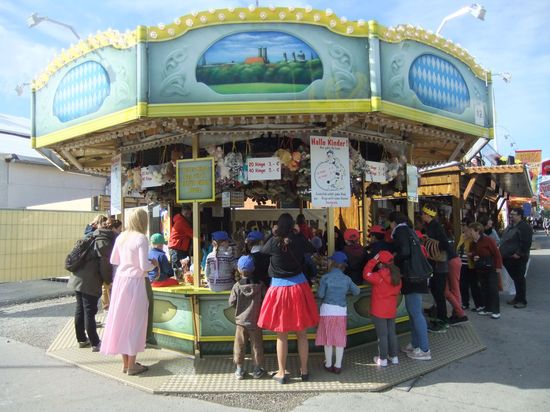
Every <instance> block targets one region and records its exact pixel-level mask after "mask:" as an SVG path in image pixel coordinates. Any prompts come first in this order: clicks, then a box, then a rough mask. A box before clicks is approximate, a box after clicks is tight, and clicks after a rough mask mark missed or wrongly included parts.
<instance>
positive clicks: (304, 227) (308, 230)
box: [298, 223, 313, 240]
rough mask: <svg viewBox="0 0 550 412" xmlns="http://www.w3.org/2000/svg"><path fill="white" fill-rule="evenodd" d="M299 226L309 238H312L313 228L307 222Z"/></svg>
mask: <svg viewBox="0 0 550 412" xmlns="http://www.w3.org/2000/svg"><path fill="white" fill-rule="evenodd" d="M298 227H299V228H300V233H302V235H304V237H305V238H306V239H307V240H311V238H312V237H313V230H312V229H311V228H310V227H309V226H308V225H307V224H305V223H302V224H301V225H298Z"/></svg>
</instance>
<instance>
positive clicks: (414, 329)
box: [405, 293, 430, 352]
mask: <svg viewBox="0 0 550 412" xmlns="http://www.w3.org/2000/svg"><path fill="white" fill-rule="evenodd" d="M405 307H406V308H407V312H409V319H410V320H409V322H410V324H411V344H412V346H413V347H414V348H420V349H422V350H423V351H424V352H426V351H428V350H430V343H429V342H428V324H427V323H426V318H424V314H423V313H422V295H421V294H420V293H409V294H407V295H405Z"/></svg>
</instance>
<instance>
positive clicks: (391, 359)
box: [390, 356, 399, 365]
mask: <svg viewBox="0 0 550 412" xmlns="http://www.w3.org/2000/svg"><path fill="white" fill-rule="evenodd" d="M390 361H391V364H392V365H398V364H399V358H398V357H397V356H392V357H391V358H390Z"/></svg>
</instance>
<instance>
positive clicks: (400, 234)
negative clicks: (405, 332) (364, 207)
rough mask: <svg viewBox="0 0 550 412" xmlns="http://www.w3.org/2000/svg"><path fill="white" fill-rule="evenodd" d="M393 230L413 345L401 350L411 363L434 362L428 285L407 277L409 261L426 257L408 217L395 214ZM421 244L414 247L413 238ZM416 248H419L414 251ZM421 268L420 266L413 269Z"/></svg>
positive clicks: (392, 222)
mask: <svg viewBox="0 0 550 412" xmlns="http://www.w3.org/2000/svg"><path fill="white" fill-rule="evenodd" d="M388 219H389V221H390V227H391V229H392V238H393V245H394V248H395V264H396V265H397V267H398V268H399V270H400V271H401V274H402V287H401V293H402V294H403V296H404V297H405V307H406V308H407V312H408V313H409V322H410V326H411V342H410V343H409V344H407V346H405V347H403V348H401V350H402V351H403V352H404V353H406V354H407V356H408V357H409V358H411V359H416V360H431V359H432V354H431V352H430V342H429V341H428V324H427V322H426V318H424V314H423V313H422V294H425V293H428V281H427V279H426V280H424V281H411V280H410V279H409V278H408V277H407V268H406V267H407V266H408V265H407V261H408V260H410V259H417V258H419V256H423V255H422V252H421V250H420V243H419V242H418V238H417V237H416V234H414V232H413V231H412V229H411V228H410V227H409V225H408V224H407V217H406V216H405V215H403V214H402V213H399V212H392V213H390V215H389V217H388ZM411 236H412V237H413V240H414V239H416V241H417V242H418V243H416V245H413V246H411V241H410V238H411ZM412 247H418V250H415V251H413V250H412ZM411 266H418V265H411Z"/></svg>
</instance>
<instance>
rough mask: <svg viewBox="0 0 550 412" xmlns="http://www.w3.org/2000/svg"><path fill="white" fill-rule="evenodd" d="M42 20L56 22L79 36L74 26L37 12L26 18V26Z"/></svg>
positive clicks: (35, 24)
mask: <svg viewBox="0 0 550 412" xmlns="http://www.w3.org/2000/svg"><path fill="white" fill-rule="evenodd" d="M43 21H49V22H50V23H53V24H57V25H58V26H62V27H65V28H67V29H69V30H70V31H71V32H72V33H73V34H74V35H75V37H76V38H77V39H78V40H80V36H79V35H78V33H77V32H76V30H75V29H74V27H73V26H71V25H70V24H66V23H62V22H60V21H58V20H54V19H50V18H49V17H46V16H39V15H38V13H33V14H31V15H30V16H29V17H28V18H27V26H29V28H32V27H35V26H38V25H39V24H40V23H42V22H43Z"/></svg>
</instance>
